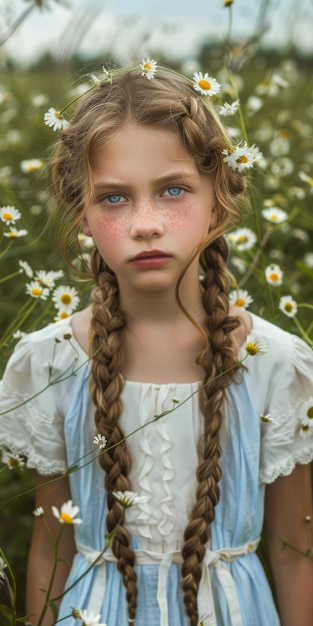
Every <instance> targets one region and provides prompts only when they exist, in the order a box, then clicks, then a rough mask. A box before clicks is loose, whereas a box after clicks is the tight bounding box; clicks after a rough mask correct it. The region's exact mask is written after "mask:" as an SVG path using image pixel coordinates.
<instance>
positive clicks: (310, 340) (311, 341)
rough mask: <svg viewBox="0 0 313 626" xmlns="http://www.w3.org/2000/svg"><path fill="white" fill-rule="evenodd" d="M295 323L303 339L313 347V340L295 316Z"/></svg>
mask: <svg viewBox="0 0 313 626" xmlns="http://www.w3.org/2000/svg"><path fill="white" fill-rule="evenodd" d="M293 321H294V323H295V325H296V327H297V329H298V330H299V332H300V333H301V335H302V337H303V339H305V341H306V342H307V343H308V344H309V346H312V347H313V339H311V337H309V335H308V334H307V332H306V331H305V329H304V328H303V326H302V324H301V323H300V322H299V320H298V318H297V316H296V315H295V316H294V318H293Z"/></svg>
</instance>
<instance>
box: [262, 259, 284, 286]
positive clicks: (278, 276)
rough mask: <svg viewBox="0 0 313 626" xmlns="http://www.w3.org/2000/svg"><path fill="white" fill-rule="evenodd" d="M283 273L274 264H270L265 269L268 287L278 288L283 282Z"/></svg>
mask: <svg viewBox="0 0 313 626" xmlns="http://www.w3.org/2000/svg"><path fill="white" fill-rule="evenodd" d="M283 276H284V273H283V271H282V270H281V268H280V267H279V265H276V264H275V263H271V265H268V266H267V267H266V268H265V278H266V280H267V282H268V283H269V284H270V285H273V286H274V287H279V285H281V284H282V282H283Z"/></svg>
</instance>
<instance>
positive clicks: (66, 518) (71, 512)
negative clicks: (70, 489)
mask: <svg viewBox="0 0 313 626" xmlns="http://www.w3.org/2000/svg"><path fill="white" fill-rule="evenodd" d="M51 509H52V513H53V515H54V517H56V518H57V519H58V520H59V522H60V524H81V523H82V521H83V520H81V519H80V517H76V515H77V513H79V506H75V505H73V500H68V501H67V502H65V503H64V504H62V506H61V511H59V510H58V509H57V507H56V506H52V507H51ZM75 518H76V519H75Z"/></svg>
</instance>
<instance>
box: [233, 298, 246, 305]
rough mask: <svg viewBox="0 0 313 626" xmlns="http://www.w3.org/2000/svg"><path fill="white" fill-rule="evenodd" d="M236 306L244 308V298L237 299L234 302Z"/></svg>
mask: <svg viewBox="0 0 313 626" xmlns="http://www.w3.org/2000/svg"><path fill="white" fill-rule="evenodd" d="M235 304H236V306H245V304H246V301H245V300H244V298H238V300H236V303H235Z"/></svg>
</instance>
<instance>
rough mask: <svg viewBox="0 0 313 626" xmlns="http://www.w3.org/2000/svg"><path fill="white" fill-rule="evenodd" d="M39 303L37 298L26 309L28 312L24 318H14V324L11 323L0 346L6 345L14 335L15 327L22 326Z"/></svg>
mask: <svg viewBox="0 0 313 626" xmlns="http://www.w3.org/2000/svg"><path fill="white" fill-rule="evenodd" d="M27 304H28V302H27ZM36 304H37V299H35V300H34V301H33V302H31V305H30V307H29V309H28V310H27V311H26V313H25V314H24V315H23V317H22V318H20V319H18V320H16V319H14V320H13V322H12V324H10V326H9V329H8V330H7V333H6V335H4V337H3V339H2V341H1V343H0V348H1V347H2V346H3V345H5V344H6V343H7V342H8V341H9V340H10V339H11V337H12V335H13V333H14V329H16V328H18V327H20V326H22V325H23V324H24V322H25V320H27V318H28V317H29V316H30V314H31V313H32V312H33V310H34V308H35V306H36Z"/></svg>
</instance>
